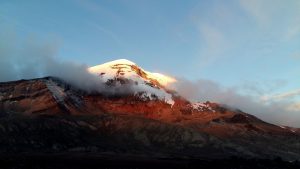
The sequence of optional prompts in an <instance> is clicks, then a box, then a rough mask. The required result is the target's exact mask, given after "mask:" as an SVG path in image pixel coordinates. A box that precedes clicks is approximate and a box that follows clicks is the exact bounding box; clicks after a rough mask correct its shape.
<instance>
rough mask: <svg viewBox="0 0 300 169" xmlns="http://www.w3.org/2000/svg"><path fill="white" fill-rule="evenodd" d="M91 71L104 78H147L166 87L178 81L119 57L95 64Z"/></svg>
mask: <svg viewBox="0 0 300 169" xmlns="http://www.w3.org/2000/svg"><path fill="white" fill-rule="evenodd" d="M89 71H90V72H91V73H94V74H97V75H99V76H101V77H102V78H103V79H104V80H108V79H113V78H118V77H122V78H129V79H132V80H136V79H139V78H143V79H145V80H148V81H152V83H154V84H155V85H158V86H160V85H161V86H164V87H166V86H168V85H169V84H172V83H174V82H176V79H175V78H173V77H170V76H167V75H164V74H161V73H152V72H149V71H145V70H143V69H142V68H140V67H139V66H138V65H137V64H135V63H134V62H132V61H129V60H127V59H118V60H114V61H111V62H106V63H104V64H101V65H97V66H93V67H90V68H89ZM157 82H158V83H157Z"/></svg>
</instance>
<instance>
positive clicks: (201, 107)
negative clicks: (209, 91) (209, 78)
mask: <svg viewBox="0 0 300 169" xmlns="http://www.w3.org/2000/svg"><path fill="white" fill-rule="evenodd" d="M191 106H192V108H193V109H194V110H198V111H207V110H209V111H212V112H215V110H214V109H213V108H212V107H210V106H209V105H208V104H205V103H201V102H196V103H192V104H191Z"/></svg>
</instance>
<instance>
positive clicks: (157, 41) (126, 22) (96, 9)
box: [0, 0, 300, 109]
mask: <svg viewBox="0 0 300 169" xmlns="http://www.w3.org/2000/svg"><path fill="white" fill-rule="evenodd" d="M1 29H2V30H12V31H14V32H15V33H16V34H17V35H18V36H19V37H28V36H34V37H37V38H39V39H43V40H45V41H49V42H51V43H53V44H54V45H55V46H56V47H57V49H58V53H57V54H56V57H57V58H58V59H60V60H72V61H75V62H79V63H85V64H87V65H90V66H93V65H97V64H101V63H103V62H106V61H110V60H114V59H119V58H126V59H129V60H132V61H134V62H136V63H137V64H138V65H140V66H142V67H143V68H145V69H146V70H149V71H156V72H162V73H166V74H169V75H173V76H176V77H184V78H186V79H189V80H191V81H195V80H197V79H208V80H212V81H215V82H216V83H218V84H220V85H222V86H225V87H229V88H230V87H235V88H236V89H238V90H239V92H240V93H244V94H248V95H257V96H259V97H263V98H265V99H266V98H267V99H272V98H275V99H278V98H280V99H281V97H280V96H282V98H283V99H290V98H291V99H293V100H294V101H295V100H298V101H299V100H300V98H299V95H300V92H299V89H300V78H299V77H300V1H299V0H286V1H283V0H228V1H223V0H219V1H218V0H114V1H109V0H106V1H104V0H103V1H101V0H98V1H93V0H60V1H52V0H48V1H47V0H43V1H42V0H39V1H38V0H26V1H21V0H1V1H0V30H1ZM255 92H257V93H255ZM291 93H292V94H291ZM289 94H290V95H289ZM299 102H300V101H299ZM299 107H300V104H299ZM299 109H300V108H299Z"/></svg>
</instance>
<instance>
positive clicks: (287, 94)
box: [262, 89, 300, 101]
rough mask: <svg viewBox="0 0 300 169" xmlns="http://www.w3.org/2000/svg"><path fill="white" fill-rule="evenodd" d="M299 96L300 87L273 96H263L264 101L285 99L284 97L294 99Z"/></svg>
mask: <svg viewBox="0 0 300 169" xmlns="http://www.w3.org/2000/svg"><path fill="white" fill-rule="evenodd" d="M297 96H300V89H297V90H293V91H288V92H285V93H280V94H276V95H272V96H263V97H262V100H264V101H274V100H284V99H293V98H295V97H297Z"/></svg>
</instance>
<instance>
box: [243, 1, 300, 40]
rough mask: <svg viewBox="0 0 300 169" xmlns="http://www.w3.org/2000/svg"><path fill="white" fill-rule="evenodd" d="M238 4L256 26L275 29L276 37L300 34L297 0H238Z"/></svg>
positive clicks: (288, 38) (291, 36)
mask: <svg viewBox="0 0 300 169" xmlns="http://www.w3.org/2000/svg"><path fill="white" fill-rule="evenodd" d="M239 4H240V6H241V9H243V10H244V11H245V12H246V13H247V14H248V15H249V16H250V17H251V18H253V19H254V20H255V21H256V23H257V24H258V26H261V27H263V28H267V30H268V31H270V30H272V31H273V32H274V30H276V31H277V32H276V34H277V36H278V37H280V38H283V39H284V40H291V39H294V38H295V37H297V36H298V35H300V24H299V23H300V10H299V8H300V2H299V1H297V0H290V1H281V0H251V1H249V0H239Z"/></svg>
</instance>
